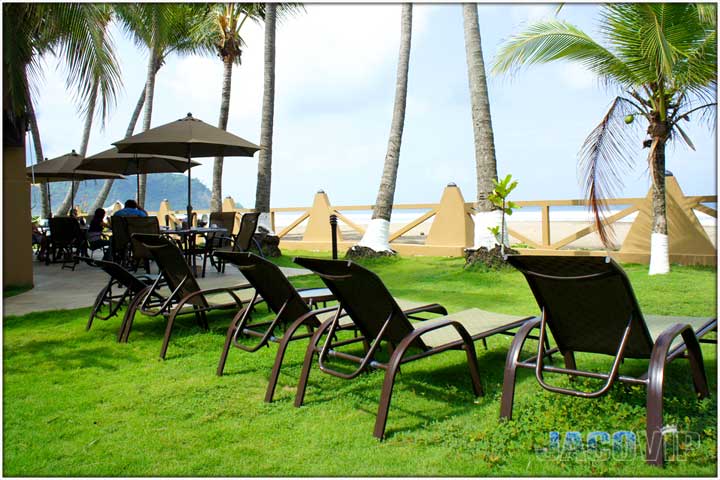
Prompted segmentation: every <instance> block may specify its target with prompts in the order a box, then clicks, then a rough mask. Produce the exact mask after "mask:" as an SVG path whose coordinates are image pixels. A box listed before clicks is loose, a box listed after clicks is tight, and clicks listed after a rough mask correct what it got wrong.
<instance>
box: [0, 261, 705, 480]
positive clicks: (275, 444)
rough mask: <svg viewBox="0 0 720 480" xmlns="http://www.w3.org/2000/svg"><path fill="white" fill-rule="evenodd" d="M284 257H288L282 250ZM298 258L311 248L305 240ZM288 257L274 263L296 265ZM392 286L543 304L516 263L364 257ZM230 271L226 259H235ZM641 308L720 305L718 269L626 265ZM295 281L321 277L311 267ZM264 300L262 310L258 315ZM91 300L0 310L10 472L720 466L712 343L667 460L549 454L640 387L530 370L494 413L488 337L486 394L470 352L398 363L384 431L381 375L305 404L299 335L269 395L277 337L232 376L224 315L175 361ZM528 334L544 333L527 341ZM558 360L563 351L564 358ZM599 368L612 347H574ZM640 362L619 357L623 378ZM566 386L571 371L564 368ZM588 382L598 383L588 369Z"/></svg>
mask: <svg viewBox="0 0 720 480" xmlns="http://www.w3.org/2000/svg"><path fill="white" fill-rule="evenodd" d="M286 253H288V252H286ZM295 253H302V252H295ZM291 258H292V256H291V255H287V256H286V257H282V258H281V259H279V260H278V263H280V264H282V265H288V266H289V265H292V262H291ZM364 263H365V264H366V265H367V266H369V268H371V269H372V270H374V271H375V272H376V273H378V274H379V275H380V277H381V278H383V279H384V280H385V282H386V284H387V286H388V288H389V289H390V291H391V292H392V293H393V294H394V295H395V296H396V297H402V298H407V299H410V300H417V301H424V302H439V303H442V304H444V305H446V306H447V308H448V310H449V311H451V312H453V311H458V310H461V309H464V308H468V307H478V308H482V309H485V310H493V311H497V312H503V313H515V314H534V313H535V312H536V308H537V307H536V305H535V304H534V300H533V298H532V297H531V295H530V291H529V289H528V287H527V286H526V284H525V281H524V279H523V278H522V276H521V275H520V274H519V273H517V272H514V271H503V272H490V273H483V272H478V271H463V269H462V263H463V261H462V259H446V258H393V259H381V260H373V261H366V262H364ZM228 268H230V267H228ZM626 270H627V272H628V274H629V276H630V279H631V281H632V283H633V285H634V287H635V291H636V294H637V297H638V299H639V301H640V304H641V307H642V308H643V311H644V312H645V313H648V314H664V315H687V316H711V315H712V316H714V315H716V312H715V305H716V299H715V292H716V286H715V285H716V272H715V270H714V269H709V268H689V267H684V268H683V267H674V268H673V271H672V273H671V274H669V275H666V276H660V277H649V276H648V275H647V267H646V266H636V265H628V266H626ZM293 283H295V284H296V285H298V286H313V285H320V281H319V280H318V279H317V278H314V277H310V276H308V277H299V278H294V279H293ZM262 312H264V309H262V310H261V313H262ZM88 313H89V309H88V308H83V309H78V310H71V311H54V312H45V313H41V314H30V315H25V316H22V317H6V318H5V319H4V329H3V331H4V340H3V346H4V371H3V373H4V395H3V406H4V418H3V426H4V440H3V447H4V449H3V474H4V475H7V476H118V475H122V476H278V475H282V476H348V475H371V476H381V475H393V476H405V475H407V476H418V475H421V476H443V475H457V476H490V475H491V476H510V475H512V476H528V475H547V476H554V475H564V476H583V475H610V476H615V475H629V476H657V475H671V476H698V475H702V476H714V475H715V474H716V473H717V468H716V465H717V458H716V442H717V428H716V423H717V415H716V411H717V400H716V399H717V396H716V395H715V393H716V392H717V382H716V376H717V368H716V359H717V357H716V349H715V346H714V345H707V344H705V345H703V354H704V358H705V365H706V369H707V374H708V378H709V380H710V388H711V391H712V392H713V395H712V396H711V397H710V398H708V399H705V400H702V401H701V400H696V399H695V397H694V395H693V389H692V384H691V381H690V377H689V375H688V370H687V369H686V368H685V367H686V364H685V361H684V360H679V361H677V362H675V363H674V364H672V365H671V367H670V369H669V373H668V377H667V382H666V388H665V416H664V420H665V424H672V425H676V426H677V427H678V429H679V430H682V431H689V432H696V433H697V434H698V436H697V441H695V442H692V443H686V444H683V445H681V447H682V448H681V449H680V454H681V455H680V456H679V458H678V459H675V460H674V461H670V462H668V465H667V467H666V468H665V469H657V468H653V467H648V466H646V465H645V462H644V444H638V453H637V455H635V456H633V457H631V458H619V457H617V456H613V457H611V458H610V459H609V460H608V459H606V458H603V452H601V453H596V454H579V453H574V454H567V455H564V456H560V455H557V454H555V453H552V452H551V453H548V452H544V449H547V447H548V446H549V432H551V431H558V432H561V435H564V432H566V431H579V432H582V434H583V438H584V437H585V436H586V435H587V433H589V432H592V431H607V432H610V434H612V433H613V432H616V431H620V430H629V431H634V432H638V433H642V432H644V427H645V394H644V390H643V389H640V388H638V387H630V386H625V385H617V386H615V387H614V388H613V390H612V392H611V393H610V394H609V395H607V396H605V397H603V398H601V399H597V400H584V399H578V398H572V397H566V396H560V395H553V394H550V393H548V392H545V391H544V390H542V389H541V388H540V387H539V386H538V385H537V382H536V381H535V379H534V377H533V376H532V373H531V372H529V371H521V372H520V373H519V376H518V380H519V381H518V388H517V394H516V403H515V415H514V419H513V420H512V421H508V422H500V421H499V420H498V416H499V409H500V393H501V387H502V373H503V367H504V362H505V355H506V353H507V349H508V346H509V344H510V340H509V339H508V338H507V337H492V338H491V339H489V341H488V346H489V349H488V350H484V349H483V348H482V346H481V344H480V343H478V344H477V347H478V361H479V364H480V371H481V375H482V383H483V387H484V389H485V392H486V394H485V396H484V397H480V398H477V399H476V398H474V396H473V395H472V392H471V389H470V383H469V378H468V375H467V366H466V364H465V363H464V354H463V353H462V352H448V353H444V354H440V355H436V356H433V357H430V358H428V359H425V360H422V361H419V362H413V363H411V364H409V365H407V366H406V367H404V368H403V370H402V373H401V375H399V377H398V381H397V383H396V387H395V393H394V397H393V401H392V406H391V409H390V416H389V419H388V429H387V438H386V440H384V441H382V442H380V441H377V440H376V439H375V438H374V437H373V436H372V429H373V425H374V421H375V414H376V410H377V403H378V398H379V394H380V389H381V385H382V380H383V372H372V373H370V374H367V375H361V376H360V377H359V378H357V379H355V380H353V381H345V380H341V379H339V378H335V377H331V376H329V375H325V374H322V373H320V372H319V371H318V370H317V369H315V370H313V372H312V374H311V376H310V383H309V386H308V392H307V395H306V403H305V405H304V406H303V407H301V408H294V407H293V405H292V401H293V398H294V392H295V386H296V382H297V379H298V376H299V372H300V366H301V362H302V357H303V353H304V350H305V345H306V343H305V342H293V343H294V345H292V344H291V347H290V349H289V353H288V357H287V359H286V363H285V367H284V368H283V373H282V374H281V376H280V383H279V386H278V390H277V394H276V401H275V402H274V403H272V404H266V403H264V402H263V396H264V391H265V388H266V386H267V378H268V375H269V371H270V367H271V366H272V362H273V360H274V355H275V352H276V346H275V345H272V346H271V347H270V348H266V349H262V350H260V351H259V352H257V353H255V354H248V353H245V352H241V351H240V350H238V349H234V350H233V351H231V353H230V356H229V359H228V364H227V366H226V375H225V376H224V377H217V376H216V375H215V368H216V365H217V361H218V358H219V355H220V350H221V348H222V344H223V340H224V334H225V329H226V328H227V324H228V322H229V320H230V318H229V317H228V315H223V314H219V315H213V316H211V318H210V321H211V331H210V332H201V331H200V330H199V329H198V328H197V327H194V326H193V325H192V323H193V322H192V320H191V319H189V318H188V319H186V320H185V321H183V320H180V321H179V323H178V324H177V325H176V330H175V333H174V336H173V340H172V342H171V344H170V349H169V351H168V357H167V360H165V361H161V360H159V359H158V352H159V349H160V342H161V338H162V334H163V331H164V325H163V322H161V321H159V320H158V319H153V318H147V317H139V318H138V319H137V320H136V322H135V326H134V329H133V333H132V335H131V337H130V343H128V344H124V345H121V344H118V343H116V342H115V334H116V331H117V328H118V326H119V322H120V320H119V319H118V318H116V319H111V320H108V321H106V322H102V321H96V323H95V325H94V326H93V328H92V330H91V331H90V332H85V331H84V325H85V322H86V319H87V315H88ZM532 346H534V344H532ZM555 361H556V362H558V364H559V361H560V360H559V359H556V360H555ZM578 365H579V366H580V367H589V368H594V369H598V370H602V371H607V370H608V369H609V362H608V361H607V359H598V358H594V357H589V356H584V355H579V356H578ZM645 365H646V362H643V361H630V360H629V361H626V362H625V365H624V368H625V369H627V370H626V371H628V372H629V373H638V372H640V371H642V369H643V367H644V366H645ZM551 378H552V380H554V381H556V382H561V383H562V382H566V381H565V380H556V379H555V378H554V377H551ZM579 383H580V384H581V385H582V384H586V387H588V388H589V387H592V386H596V383H592V382H590V381H587V382H585V381H579Z"/></svg>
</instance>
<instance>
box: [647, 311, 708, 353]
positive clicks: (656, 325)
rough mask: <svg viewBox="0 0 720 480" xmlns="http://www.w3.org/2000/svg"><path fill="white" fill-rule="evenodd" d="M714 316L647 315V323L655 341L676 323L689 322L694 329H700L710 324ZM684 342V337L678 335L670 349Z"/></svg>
mask: <svg viewBox="0 0 720 480" xmlns="http://www.w3.org/2000/svg"><path fill="white" fill-rule="evenodd" d="M711 320H712V318H710V317H668V316H663V315H645V323H647V326H648V330H649V331H650V336H651V337H652V339H653V341H657V339H658V337H659V336H660V334H661V333H663V332H664V331H665V330H667V329H668V328H670V327H672V326H673V325H675V324H676V323H682V324H685V323H687V324H688V325H690V326H691V327H692V329H693V330H694V331H696V332H697V331H699V330H700V329H701V328H702V327H704V326H705V325H707V324H708V322H710V321H711ZM681 343H683V341H682V337H676V338H675V340H673V342H672V344H671V345H670V350H672V349H674V348H675V347H677V346H678V345H680V344H681Z"/></svg>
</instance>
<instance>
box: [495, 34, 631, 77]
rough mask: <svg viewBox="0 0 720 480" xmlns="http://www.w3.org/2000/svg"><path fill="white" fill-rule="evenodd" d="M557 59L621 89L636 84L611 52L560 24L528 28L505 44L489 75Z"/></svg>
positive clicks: (585, 35) (626, 69)
mask: <svg viewBox="0 0 720 480" xmlns="http://www.w3.org/2000/svg"><path fill="white" fill-rule="evenodd" d="M561 59H563V60H569V61H574V62H577V63H580V64H581V65H583V66H584V67H585V68H587V69H588V70H590V71H592V72H593V73H595V74H596V75H598V76H599V77H601V78H602V79H603V80H605V81H606V82H608V83H616V84H619V85H620V86H622V87H628V86H634V85H636V84H637V82H636V79H635V77H634V76H633V74H632V72H631V71H630V70H629V69H628V68H627V67H626V66H625V64H624V63H623V62H622V61H621V60H620V59H618V58H617V57H616V56H615V55H614V54H613V53H612V52H611V51H609V50H608V49H606V48H605V47H603V46H602V45H600V44H599V43H597V42H595V41H594V40H593V39H592V38H590V36H588V35H587V34H586V33H585V32H583V31H582V30H580V29H579V28H577V27H575V26H573V25H571V24H570V23H568V22H565V21H560V20H548V21H543V22H539V23H535V24H532V25H530V26H529V27H528V28H527V29H526V30H525V31H524V32H521V33H519V34H517V35H515V36H513V37H512V38H511V39H509V40H508V41H507V42H505V43H504V44H503V46H502V47H501V48H500V51H499V52H498V54H497V56H496V57H495V61H494V64H493V67H492V72H493V73H496V74H497V73H505V72H509V71H515V70H517V69H519V68H520V67H522V66H529V65H533V64H539V63H549V62H552V61H555V60H561Z"/></svg>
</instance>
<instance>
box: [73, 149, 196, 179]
mask: <svg viewBox="0 0 720 480" xmlns="http://www.w3.org/2000/svg"><path fill="white" fill-rule="evenodd" d="M198 165H200V163H199V162H190V168H193V167H197V166H198ZM79 168H82V169H83V170H100V171H103V172H114V173H122V174H123V175H136V174H140V173H183V172H185V170H187V169H188V161H187V159H186V158H182V157H171V156H169V155H156V154H151V153H150V154H148V153H120V152H118V149H117V148H116V147H113V148H111V149H109V150H105V151H104V152H100V153H96V154H95V155H91V156H89V157H86V158H85V160H82V161H81V162H80V167H79Z"/></svg>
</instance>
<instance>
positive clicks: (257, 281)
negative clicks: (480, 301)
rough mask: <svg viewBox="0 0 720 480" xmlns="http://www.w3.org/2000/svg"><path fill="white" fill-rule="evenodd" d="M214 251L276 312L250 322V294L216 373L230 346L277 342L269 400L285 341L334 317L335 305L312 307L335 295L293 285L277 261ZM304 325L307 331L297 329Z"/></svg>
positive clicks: (343, 323) (430, 308)
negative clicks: (248, 338) (248, 340)
mask: <svg viewBox="0 0 720 480" xmlns="http://www.w3.org/2000/svg"><path fill="white" fill-rule="evenodd" d="M217 255H218V257H219V258H220V259H221V260H222V261H223V262H226V263H229V264H231V265H235V266H236V267H237V268H238V269H239V270H240V272H242V274H243V276H244V277H245V278H246V279H247V281H248V282H250V284H251V285H252V286H253V287H254V288H255V295H259V296H260V297H262V301H264V302H265V303H266V304H267V307H268V309H270V310H271V311H272V312H273V313H275V318H274V319H273V320H271V321H269V322H268V321H265V322H253V321H252V320H251V311H252V309H253V307H254V306H255V305H256V304H257V303H259V302H258V299H256V298H253V299H252V300H251V301H250V302H249V303H248V304H247V305H246V306H245V308H243V310H241V311H239V312H238V313H237V315H235V318H234V319H233V321H232V322H231V323H230V326H229V327H228V330H227V336H226V337H225V345H224V347H223V351H222V355H221V356H220V362H219V363H218V368H217V374H218V375H222V374H223V371H224V369H225V363H226V361H227V356H228V353H229V351H230V347H231V346H235V347H237V348H239V349H241V350H244V351H246V352H256V351H258V350H259V349H260V348H262V347H264V346H267V345H268V343H269V342H275V343H278V344H279V346H278V352H277V354H276V356H275V363H274V365H273V368H272V371H271V373H270V381H269V383H268V387H267V391H266V393H265V401H266V402H272V399H273V395H274V393H275V387H276V386H277V381H278V377H279V375H280V368H281V367H282V362H283V359H284V358H285V352H286V350H287V346H288V344H289V343H290V342H291V341H295V340H302V339H306V338H310V337H312V335H313V334H314V332H315V329H316V328H318V327H319V326H320V325H321V323H322V322H323V321H326V320H328V319H331V318H333V317H334V315H335V313H336V310H337V305H335V306H331V307H326V308H322V309H316V310H313V308H314V307H318V306H319V304H320V303H322V304H323V306H324V307H325V305H326V302H328V301H333V300H335V296H334V295H333V294H332V292H330V290H328V289H327V288H311V289H296V288H295V287H294V286H293V285H292V284H291V283H290V281H289V280H288V279H287V277H286V276H285V275H284V274H283V273H282V271H281V270H280V268H278V266H277V265H275V264H274V263H272V262H270V261H268V260H265V259H264V258H261V257H259V256H257V255H255V254H253V253H249V252H218V254H217ZM400 303H401V306H403V307H404V308H412V311H415V312H417V311H426V312H429V313H447V312H446V311H445V309H444V308H442V307H441V306H439V305H426V306H422V307H421V306H420V305H418V304H412V305H410V302H404V301H400ZM419 307H420V308H419ZM303 327H305V328H306V329H307V331H306V332H299V330H300V329H301V328H303ZM339 328H341V329H350V330H356V328H355V324H354V323H353V322H352V320H350V319H349V318H347V317H341V320H340V327H339ZM240 336H251V337H256V338H259V339H260V340H259V341H258V342H257V343H255V344H254V345H252V346H248V345H243V344H242V343H239V342H238V338H239V337H240Z"/></svg>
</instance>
